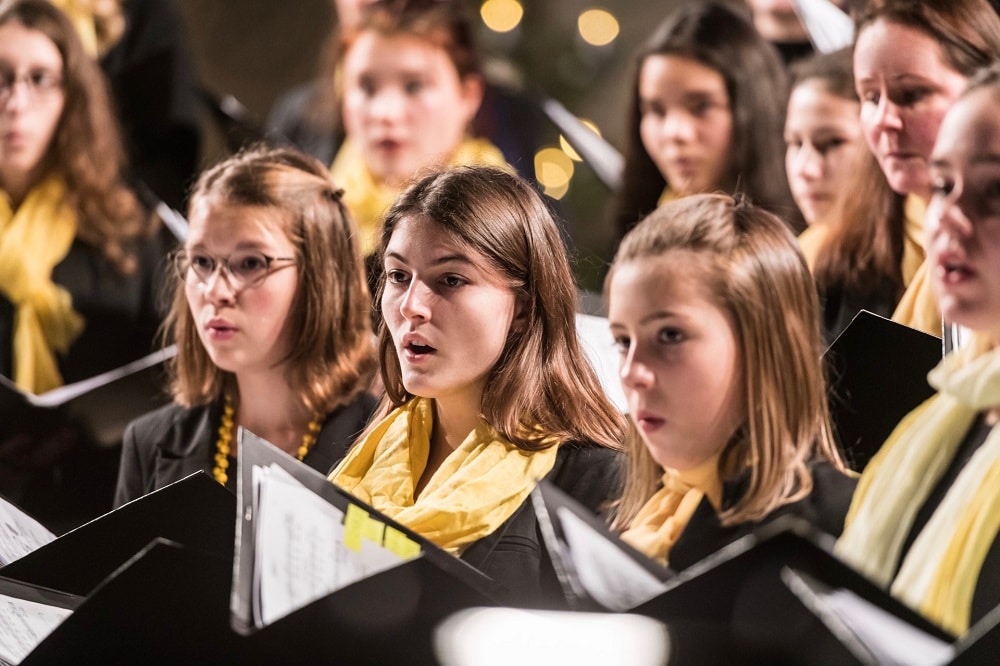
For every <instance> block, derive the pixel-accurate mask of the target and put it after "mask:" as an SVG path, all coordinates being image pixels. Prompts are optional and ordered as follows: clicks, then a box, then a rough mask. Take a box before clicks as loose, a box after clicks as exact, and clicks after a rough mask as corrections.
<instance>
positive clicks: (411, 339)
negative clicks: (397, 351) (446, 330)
mask: <svg viewBox="0 0 1000 666" xmlns="http://www.w3.org/2000/svg"><path fill="white" fill-rule="evenodd" d="M400 347H401V348H402V350H403V354H404V356H405V357H406V358H407V359H408V360H411V361H419V360H421V359H424V358H427V357H429V356H430V355H431V354H433V353H435V352H436V351H437V349H436V348H435V347H433V346H432V345H430V344H428V341H427V340H426V339H425V338H424V337H423V336H421V335H418V334H416V333H407V334H405V335H404V336H403V338H402V340H400Z"/></svg>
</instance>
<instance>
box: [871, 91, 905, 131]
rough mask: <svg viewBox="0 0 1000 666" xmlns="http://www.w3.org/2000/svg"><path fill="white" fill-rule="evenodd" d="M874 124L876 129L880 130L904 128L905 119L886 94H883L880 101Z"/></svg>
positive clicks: (873, 120) (876, 109)
mask: <svg viewBox="0 0 1000 666" xmlns="http://www.w3.org/2000/svg"><path fill="white" fill-rule="evenodd" d="M872 122H873V123H874V125H875V127H878V128H880V129H893V130H900V129H902V128H903V118H902V115H901V114H900V112H899V106H898V105H896V104H895V103H893V101H892V100H891V99H889V96H888V95H886V94H883V95H882V97H881V98H880V99H879V103H878V106H877V107H875V114H874V117H873V119H872Z"/></svg>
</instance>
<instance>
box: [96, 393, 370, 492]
mask: <svg viewBox="0 0 1000 666" xmlns="http://www.w3.org/2000/svg"><path fill="white" fill-rule="evenodd" d="M374 409H375V399H374V398H373V397H371V396H370V395H368V394H365V393H363V394H361V395H360V396H358V398H356V399H355V400H354V401H353V402H351V403H349V404H347V405H345V406H343V407H340V408H339V409H337V410H336V411H334V412H332V413H331V414H328V415H327V417H326V420H325V421H324V422H323V428H322V429H321V430H320V432H319V435H318V436H317V437H316V444H315V446H313V448H312V449H311V450H310V451H309V453H308V455H306V457H305V459H304V460H303V462H304V463H305V464H307V465H309V466H310V467H312V468H313V469H315V470H317V471H319V472H322V473H323V474H327V473H329V471H330V470H331V469H332V468H333V466H334V465H336V464H337V463H338V462H340V459H341V458H343V457H344V455H346V454H347V450H348V449H349V448H350V446H351V444H353V443H354V440H355V438H356V437H357V436H358V434H359V433H360V432H361V430H362V429H364V427H365V424H366V423H367V422H368V418H369V417H370V416H371V414H372V412H373V411H374ZM221 418H222V406H221V404H218V403H216V404H212V405H207V406H202V407H193V408H185V407H181V406H180V405H177V404H170V405H166V406H165V407H161V408H160V409H157V410H155V411H152V412H150V413H148V414H145V415H143V416H141V417H139V418H138V419H136V420H135V421H133V422H132V423H130V424H129V425H128V428H126V430H125V438H124V444H123V446H122V457H121V464H120V467H119V471H118V483H117V487H116V488H115V500H114V505H115V507H119V506H121V505H122V504H125V503H126V502H130V501H132V500H134V499H136V498H138V497H142V496H143V495H145V494H146V493H150V492H152V491H154V490H157V489H158V488H162V487H164V486H167V485H169V484H171V483H173V482H174V481H179V480H180V479H183V478H184V477H186V476H188V475H189V474H193V473H194V472H197V471H199V470H204V471H205V472H208V473H209V474H210V473H211V472H212V468H213V466H214V463H213V460H212V459H213V457H214V456H215V443H216V439H217V437H218V430H219V423H220V420H221ZM227 487H229V488H230V489H231V490H234V491H235V489H236V474H235V473H231V474H230V475H229V482H228V483H227Z"/></svg>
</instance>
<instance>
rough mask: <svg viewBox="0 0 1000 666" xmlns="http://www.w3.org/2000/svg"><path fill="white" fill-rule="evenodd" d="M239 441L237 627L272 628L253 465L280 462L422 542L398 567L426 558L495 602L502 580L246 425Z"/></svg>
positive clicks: (233, 609)
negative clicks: (258, 606)
mask: <svg viewBox="0 0 1000 666" xmlns="http://www.w3.org/2000/svg"><path fill="white" fill-rule="evenodd" d="M237 441H238V442H239V444H238V446H239V451H240V455H239V468H240V470H239V476H238V477H237V491H236V495H237V502H238V506H239V509H240V512H239V515H238V518H237V524H236V545H235V553H234V557H233V585H232V597H231V599H230V622H231V624H232V627H233V629H234V630H235V631H236V632H237V633H240V634H242V635H251V634H254V633H258V632H266V631H267V629H268V627H264V628H258V627H257V626H256V625H255V624H254V621H253V608H252V603H253V571H254V559H255V551H254V543H253V542H254V533H253V528H252V523H253V518H254V516H253V491H252V488H253V468H254V467H266V466H269V465H271V464H276V465H278V466H279V467H281V468H282V469H283V470H285V471H286V472H288V473H289V474H291V475H292V476H293V477H295V479H296V480H298V481H299V482H301V483H302V484H303V485H304V486H306V487H307V488H308V489H309V490H311V491H313V492H314V493H316V494H317V495H319V496H320V497H322V498H323V499H325V500H326V501H327V502H329V503H330V504H332V505H334V506H335V507H337V508H338V509H340V510H341V511H344V512H345V513H346V511H347V507H348V506H349V505H351V504H354V505H356V506H358V507H360V508H362V509H364V510H365V511H366V512H367V513H368V514H369V515H370V516H372V517H373V518H375V519H377V520H379V521H380V522H382V523H384V524H385V525H387V526H390V527H393V528H394V529H396V530H399V531H400V532H402V533H403V534H405V535H406V536H407V538H409V539H411V540H412V541H415V542H416V543H417V544H419V546H420V550H421V554H420V555H419V556H418V557H416V558H414V559H412V560H409V561H407V562H404V563H403V564H401V565H399V566H398V567H395V568H394V569H403V568H406V567H413V566H419V565H420V562H421V561H423V562H426V563H427V564H429V565H432V566H433V567H434V568H435V569H438V570H441V571H443V572H445V573H446V574H447V575H448V576H450V577H451V578H452V579H454V580H456V581H457V582H458V584H460V585H461V586H462V587H464V588H467V589H468V590H470V591H471V593H472V595H473V596H475V597H479V598H481V600H482V602H483V605H495V603H494V602H493V600H494V598H495V593H494V590H495V589H496V583H494V582H493V581H492V580H491V579H490V578H488V577H487V576H485V575H484V574H482V573H481V572H479V571H478V570H477V569H475V568H473V567H472V566H471V565H469V564H467V563H466V562H464V561H463V560H461V559H459V558H457V557H455V556H453V555H451V554H450V553H447V552H445V551H444V550H442V549H441V548H439V547H438V546H437V545H435V544H434V543H432V542H430V541H428V540H427V539H425V538H424V537H422V536H420V535H419V534H417V533H416V532H413V531H412V530H410V529H409V528H407V527H405V526H403V525H400V524H399V523H397V522H395V521H394V520H392V519H391V518H388V517H387V516H385V515H384V514H382V513H380V512H379V511H377V510H376V509H374V508H373V507H371V506H369V505H368V504H366V503H364V502H362V501H360V500H359V499H357V498H356V497H354V496H352V495H350V494H349V493H347V492H345V491H343V490H341V489H340V488H339V487H337V486H335V485H334V484H332V483H330V481H329V480H328V479H327V478H326V477H325V476H323V475H322V474H320V473H319V472H317V471H316V470H314V469H312V468H310V467H308V466H307V465H305V464H303V463H302V462H301V461H299V460H297V459H296V458H293V457H292V456H289V455H288V454H287V453H285V452H283V451H281V450H280V449H278V448H277V447H275V446H274V445H273V444H271V443H270V442H268V441H267V440H264V439H262V438H260V437H258V436H257V435H255V434H253V433H252V432H250V431H249V430H246V429H245V428H242V427H241V428H239V429H238V431H237ZM391 571H393V570H390V571H389V572H383V573H381V574H376V575H375V576H373V577H372V578H379V577H380V576H383V575H385V574H386V573H390V572H391ZM368 580H369V579H363V580H361V581H357V582H355V583H354V584H352V585H349V586H347V587H345V588H343V589H341V590H337V591H335V592H332V593H331V594H328V595H326V596H325V597H322V598H320V599H319V600H316V601H313V602H312V603H310V604H308V605H307V606H306V607H305V608H308V607H310V606H316V605H318V604H321V603H322V602H323V600H324V599H329V598H330V597H333V596H336V595H338V594H340V593H341V592H343V591H344V590H347V589H350V588H355V587H358V586H364V585H365V584H366V582H367V581H368ZM301 610H302V609H298V610H296V611H293V612H292V613H291V614H290V615H289V616H286V617H284V618H281V619H279V620H276V621H275V623H274V624H279V623H284V622H285V620H287V619H288V618H289V617H291V616H293V615H295V614H296V613H298V612H300V611H301Z"/></svg>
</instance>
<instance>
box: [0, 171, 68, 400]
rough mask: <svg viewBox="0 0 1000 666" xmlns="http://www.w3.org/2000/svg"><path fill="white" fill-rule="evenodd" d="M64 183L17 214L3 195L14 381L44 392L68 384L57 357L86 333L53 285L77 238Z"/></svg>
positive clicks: (40, 193) (44, 186)
mask: <svg viewBox="0 0 1000 666" xmlns="http://www.w3.org/2000/svg"><path fill="white" fill-rule="evenodd" d="M65 193H66V188H65V186H64V185H63V183H62V181H61V180H60V179H59V178H57V177H55V176H50V177H49V178H47V179H46V180H44V181H43V182H42V183H41V184H39V185H38V186H36V187H35V188H33V189H32V190H31V191H30V192H29V193H28V196H27V197H25V199H24V201H23V202H22V203H21V205H20V206H19V207H18V209H17V210H16V211H15V210H13V209H12V207H11V204H10V200H9V197H8V196H7V195H6V193H4V192H2V191H0V292H3V294H4V295H5V296H6V297H7V298H8V299H9V300H10V301H11V303H13V304H14V307H15V313H14V378H13V379H14V382H15V383H16V384H17V385H18V386H20V387H21V388H22V389H24V390H26V391H30V392H32V393H44V392H45V391H48V390H51V389H54V388H57V387H59V386H61V385H62V377H61V376H60V375H59V369H58V366H57V364H56V358H55V353H56V352H65V351H66V350H67V349H69V346H70V344H71V343H72V342H73V340H75V339H76V337H77V336H78V335H79V334H80V331H82V330H83V324H84V322H83V318H82V317H81V316H80V315H79V314H77V313H76V312H75V311H74V310H73V303H72V299H71V298H70V295H69V293H68V292H67V291H66V290H65V289H63V288H62V287H60V286H58V285H56V284H55V283H54V282H52V269H53V268H55V266H56V264H58V263H59V262H60V261H62V260H63V259H64V258H65V257H66V254H67V253H68V252H69V249H70V247H71V246H72V244H73V238H74V237H75V236H76V213H75V212H74V211H73V209H72V208H71V207H70V206H69V205H68V204H67V203H66V199H65Z"/></svg>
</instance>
